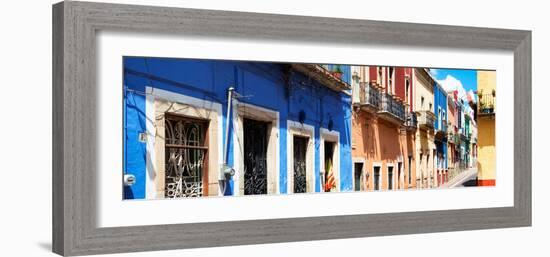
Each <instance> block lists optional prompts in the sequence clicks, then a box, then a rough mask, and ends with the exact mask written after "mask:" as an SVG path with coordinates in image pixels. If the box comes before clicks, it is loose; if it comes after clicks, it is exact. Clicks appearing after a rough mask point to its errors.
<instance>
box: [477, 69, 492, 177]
mask: <svg viewBox="0 0 550 257" xmlns="http://www.w3.org/2000/svg"><path fill="white" fill-rule="evenodd" d="M477 86H478V99H479V103H478V105H477V108H478V110H477V118H478V122H477V125H478V129H477V149H478V151H477V154H476V155H477V170H478V185H479V186H494V185H495V184H496V173H495V171H496V167H495V163H496V152H495V140H496V139H495V109H496V73H495V72H491V71H478V72H477Z"/></svg>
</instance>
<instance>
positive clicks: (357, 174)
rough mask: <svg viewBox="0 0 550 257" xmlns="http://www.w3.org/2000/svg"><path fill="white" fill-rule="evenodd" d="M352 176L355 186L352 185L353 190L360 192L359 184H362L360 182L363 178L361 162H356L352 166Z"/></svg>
mask: <svg viewBox="0 0 550 257" xmlns="http://www.w3.org/2000/svg"><path fill="white" fill-rule="evenodd" d="M353 166H354V167H353V170H354V171H353V175H354V178H355V185H354V190H355V191H361V184H362V183H363V181H362V178H363V163H362V162H356V163H355V164H354V165H353Z"/></svg>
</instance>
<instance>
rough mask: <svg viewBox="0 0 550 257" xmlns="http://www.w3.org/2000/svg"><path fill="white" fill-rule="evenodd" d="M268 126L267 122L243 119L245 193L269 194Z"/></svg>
mask: <svg viewBox="0 0 550 257" xmlns="http://www.w3.org/2000/svg"><path fill="white" fill-rule="evenodd" d="M267 128H268V123H267V122H262V121H256V120H251V119H244V121H243V135H244V194H245V195H259V194H267Z"/></svg>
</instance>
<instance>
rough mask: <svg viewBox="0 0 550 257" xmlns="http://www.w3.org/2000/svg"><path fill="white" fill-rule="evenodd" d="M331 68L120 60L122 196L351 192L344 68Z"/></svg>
mask: <svg viewBox="0 0 550 257" xmlns="http://www.w3.org/2000/svg"><path fill="white" fill-rule="evenodd" d="M336 70H337V72H334V71H331V70H328V69H326V68H323V67H322V66H320V65H310V64H275V63H260V62H240V61H209V60H186V59H168V58H142V57H125V58H124V101H125V105H124V106H125V108H124V138H125V139H124V146H125V151H124V153H125V154H124V171H125V174H131V175H133V176H135V183H134V184H132V185H128V186H125V187H124V198H125V199H153V198H154V199H158V198H173V197H193V196H214V195H253V194H291V193H304V192H322V191H351V190H353V189H354V184H353V182H354V177H353V173H352V171H351V170H352V169H351V167H352V162H351V160H352V158H351V133H350V132H351V115H352V113H351V96H350V95H349V93H348V91H349V89H350V87H349V84H348V83H349V82H350V79H351V74H350V67H349V66H339V67H338V68H337V69H336ZM226 168H230V169H232V170H234V175H233V176H229V177H227V178H224V177H223V176H224V174H225V173H224V170H225V169H226ZM222 175H223V176H222Z"/></svg>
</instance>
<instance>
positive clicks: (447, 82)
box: [437, 75, 473, 101]
mask: <svg viewBox="0 0 550 257" xmlns="http://www.w3.org/2000/svg"><path fill="white" fill-rule="evenodd" d="M437 82H438V83H439V84H440V85H441V86H442V87H443V89H445V91H447V92H453V91H455V90H457V91H458V97H459V98H460V99H463V100H465V101H467V100H468V98H467V94H468V93H471V94H473V91H471V90H470V92H466V90H465V89H464V86H463V85H462V82H461V81H460V80H458V79H457V78H455V77H453V76H451V75H447V77H445V79H442V80H437Z"/></svg>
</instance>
